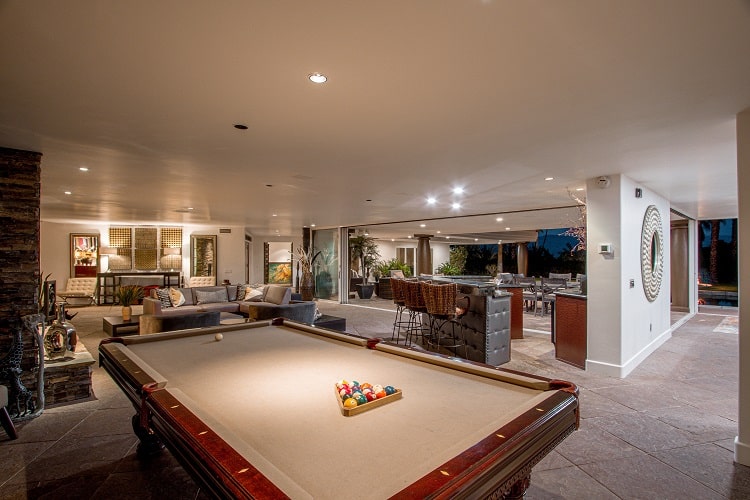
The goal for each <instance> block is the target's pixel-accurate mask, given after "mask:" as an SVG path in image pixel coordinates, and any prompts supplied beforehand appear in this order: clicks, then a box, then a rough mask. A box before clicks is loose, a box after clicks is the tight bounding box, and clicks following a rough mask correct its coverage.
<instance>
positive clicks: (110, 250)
mask: <svg viewBox="0 0 750 500" xmlns="http://www.w3.org/2000/svg"><path fill="white" fill-rule="evenodd" d="M99 253H100V254H102V255H117V248H115V247H101V248H100V249H99Z"/></svg>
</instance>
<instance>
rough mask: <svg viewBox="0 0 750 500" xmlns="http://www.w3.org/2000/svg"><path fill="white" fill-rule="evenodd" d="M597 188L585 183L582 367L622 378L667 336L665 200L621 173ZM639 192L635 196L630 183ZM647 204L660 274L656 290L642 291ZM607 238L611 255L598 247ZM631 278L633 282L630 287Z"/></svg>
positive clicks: (668, 328) (667, 244)
mask: <svg viewBox="0 0 750 500" xmlns="http://www.w3.org/2000/svg"><path fill="white" fill-rule="evenodd" d="M610 180H611V184H610V186H609V187H607V188H605V189H602V188H600V187H598V184H597V182H596V178H593V179H590V180H589V181H588V182H587V189H586V204H587V243H588V244H587V252H586V259H587V270H586V274H587V276H588V360H587V363H586V367H587V370H591V371H592V372H595V373H602V374H606V375H610V376H618V377H624V376H626V375H627V374H628V373H630V372H631V371H632V370H633V369H634V368H635V367H636V366H638V364H639V363H640V362H641V361H643V359H645V358H646V357H647V356H648V355H649V354H650V353H651V352H653V351H654V350H655V349H656V348H657V347H659V345H661V344H662V343H663V342H665V341H666V340H667V339H668V338H669V337H670V335H671V321H670V298H669V295H670V294H669V290H670V287H671V283H670V276H669V269H670V248H669V237H668V236H669V203H668V202H667V200H665V199H664V198H662V197H661V196H659V195H657V194H656V193H653V192H651V191H649V190H647V189H644V188H642V186H640V185H638V184H637V183H636V182H634V181H633V180H632V179H630V178H628V177H625V176H610ZM636 187H640V188H641V189H642V197H641V198H636V197H635V188H636ZM649 205H655V206H656V207H657V209H658V210H659V212H660V214H661V219H662V232H663V234H664V238H663V245H662V250H663V265H664V274H663V278H662V284H661V288H660V293H659V295H658V297H657V298H656V300H654V301H653V302H649V301H648V299H647V298H646V296H645V294H644V292H643V280H642V277H641V265H640V249H641V229H642V225H643V216H644V214H645V212H646V208H647V207H648V206H649ZM601 243H611V244H612V246H613V249H614V252H613V255H603V254H600V253H599V252H598V250H599V245H600V244H601ZM630 280H633V286H632V287H631V286H630Z"/></svg>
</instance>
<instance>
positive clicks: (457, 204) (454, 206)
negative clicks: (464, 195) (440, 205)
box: [453, 203, 461, 210]
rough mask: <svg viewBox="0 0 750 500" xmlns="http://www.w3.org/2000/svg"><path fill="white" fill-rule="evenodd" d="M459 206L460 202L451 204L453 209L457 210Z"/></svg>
mask: <svg viewBox="0 0 750 500" xmlns="http://www.w3.org/2000/svg"><path fill="white" fill-rule="evenodd" d="M459 208H461V204H460V203H454V204H453V210H458V209H459Z"/></svg>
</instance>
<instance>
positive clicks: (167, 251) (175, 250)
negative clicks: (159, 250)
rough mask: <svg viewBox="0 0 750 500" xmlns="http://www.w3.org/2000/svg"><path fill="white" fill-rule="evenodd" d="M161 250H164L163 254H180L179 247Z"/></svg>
mask: <svg viewBox="0 0 750 500" xmlns="http://www.w3.org/2000/svg"><path fill="white" fill-rule="evenodd" d="M163 252H164V255H180V252H181V249H180V248H165V249H164V250H163Z"/></svg>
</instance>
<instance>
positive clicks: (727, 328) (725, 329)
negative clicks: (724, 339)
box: [714, 316, 739, 335]
mask: <svg viewBox="0 0 750 500" xmlns="http://www.w3.org/2000/svg"><path fill="white" fill-rule="evenodd" d="M738 322H739V317H737V316H727V317H726V318H724V319H723V320H721V323H719V326H717V327H716V328H714V331H715V332H717V333H734V334H735V335H736V334H737V333H739V329H738Z"/></svg>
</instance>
